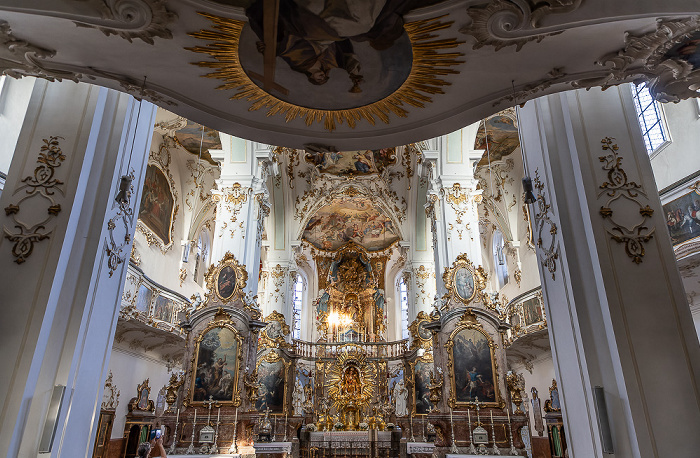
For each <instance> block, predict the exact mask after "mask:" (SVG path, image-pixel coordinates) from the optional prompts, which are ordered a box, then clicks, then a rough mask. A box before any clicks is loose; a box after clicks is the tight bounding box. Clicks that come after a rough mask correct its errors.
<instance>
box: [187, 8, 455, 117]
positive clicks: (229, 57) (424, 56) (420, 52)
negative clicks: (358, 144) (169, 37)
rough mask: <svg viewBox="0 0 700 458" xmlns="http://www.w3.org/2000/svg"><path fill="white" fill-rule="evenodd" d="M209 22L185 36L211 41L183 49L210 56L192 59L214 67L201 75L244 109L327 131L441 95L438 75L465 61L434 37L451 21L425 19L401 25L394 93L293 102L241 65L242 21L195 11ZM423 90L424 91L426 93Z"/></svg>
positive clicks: (448, 42) (449, 41) (451, 44)
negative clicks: (345, 102) (405, 58)
mask: <svg viewBox="0 0 700 458" xmlns="http://www.w3.org/2000/svg"><path fill="white" fill-rule="evenodd" d="M200 14H201V15H202V16H204V17H205V18H207V19H209V20H210V21H212V24H213V28H214V30H201V31H199V32H195V33H191V34H190V36H192V37H194V38H197V39H200V40H206V41H210V42H213V43H211V44H209V45H207V46H195V47H191V48H185V49H187V50H189V51H193V52H196V53H202V54H207V55H208V56H210V57H212V58H214V59H215V60H214V61H200V62H193V64H194V65H198V66H200V67H203V68H207V69H211V70H213V71H212V72H211V73H208V74H206V75H202V76H203V77H206V78H218V79H221V80H224V81H225V83H224V84H223V85H221V86H220V87H219V89H224V90H226V89H235V90H236V91H237V92H236V93H235V94H234V95H233V96H232V97H231V99H233V100H240V99H246V100H248V101H250V102H251V106H250V108H249V111H254V110H259V109H261V108H267V109H268V111H267V116H274V115H282V116H284V117H285V121H286V122H290V121H292V120H294V119H297V118H301V119H304V122H305V124H306V125H307V126H311V125H312V124H313V123H314V121H316V122H319V123H320V122H323V126H324V128H325V129H326V130H328V131H333V130H335V129H336V128H337V124H342V123H343V122H346V123H347V124H348V126H349V127H350V128H354V127H355V125H356V124H357V121H359V120H363V119H364V120H365V121H367V122H369V123H370V124H372V125H374V124H375V123H376V122H377V118H378V119H380V120H381V121H383V122H384V123H385V124H389V122H390V117H389V116H390V115H391V114H392V113H393V114H395V115H397V116H400V117H402V118H405V117H406V116H407V115H408V113H409V112H408V109H406V108H404V106H405V105H410V106H412V107H416V108H423V107H425V105H426V104H427V103H430V102H432V98H431V97H430V96H431V95H435V94H444V90H443V89H442V88H443V87H444V86H447V85H449V84H450V83H449V82H448V81H446V80H444V79H443V77H444V76H446V75H453V74H458V73H459V71H458V70H454V69H453V68H452V67H455V66H457V65H460V64H462V63H464V61H461V60H457V58H458V57H460V56H462V55H463V54H462V53H460V52H457V51H451V52H445V51H446V50H452V49H453V48H456V47H458V46H459V45H460V44H461V43H463V42H460V41H457V40H456V39H454V38H442V39H439V38H438V36H437V35H435V32H438V31H440V30H445V29H448V28H450V27H451V26H452V22H443V21H441V20H440V18H431V19H424V20H420V21H415V22H410V23H407V24H404V30H405V31H406V34H407V35H408V38H409V39H410V41H411V46H412V48H413V64H412V66H411V73H410V74H409V76H408V77H407V78H406V81H404V83H403V84H402V85H401V87H400V88H399V89H397V90H396V91H395V92H394V93H393V94H391V95H389V96H387V97H385V98H383V99H381V100H378V101H376V102H374V103H371V104H368V105H365V106H361V107H357V108H349V109H344V110H323V109H314V108H306V107H302V106H297V105H294V104H291V103H288V102H285V101H283V100H280V99H278V98H277V97H274V96H272V95H270V94H268V93H267V92H265V91H264V90H263V89H261V88H260V87H259V86H258V85H256V84H255V83H254V82H253V81H252V80H251V79H250V78H249V77H248V75H247V73H246V72H245V70H244V69H243V67H242V65H241V63H240V60H239V56H238V45H239V39H240V36H241V32H242V31H243V27H244V26H245V24H246V23H245V22H243V21H237V20H235V19H229V18H224V17H220V16H215V15H212V14H207V13H200ZM426 94H428V95H426Z"/></svg>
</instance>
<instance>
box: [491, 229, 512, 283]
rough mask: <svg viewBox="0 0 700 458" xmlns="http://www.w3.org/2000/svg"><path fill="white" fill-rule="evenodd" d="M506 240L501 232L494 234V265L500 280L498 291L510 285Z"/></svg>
mask: <svg viewBox="0 0 700 458" xmlns="http://www.w3.org/2000/svg"><path fill="white" fill-rule="evenodd" d="M505 247H506V244H505V240H503V234H502V233H501V231H499V230H496V231H495V232H494V233H493V264H494V266H495V270H496V277H497V278H498V289H501V288H503V287H504V286H505V285H507V284H508V260H507V259H506V253H505Z"/></svg>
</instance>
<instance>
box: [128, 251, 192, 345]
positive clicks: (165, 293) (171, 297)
mask: <svg viewBox="0 0 700 458" xmlns="http://www.w3.org/2000/svg"><path fill="white" fill-rule="evenodd" d="M189 305H190V301H188V300H187V298H185V297H184V296H182V295H181V294H178V293H176V292H175V291H172V290H170V289H168V288H166V287H164V286H162V285H159V284H158V283H156V282H154V281H153V280H151V279H150V278H148V277H147V276H146V275H145V274H144V273H143V271H142V270H141V269H139V268H138V267H136V266H134V265H133V264H131V263H130V264H129V268H128V271H127V274H126V282H125V284H124V292H123V293H122V307H121V310H120V311H119V317H120V318H123V319H125V320H137V321H140V322H142V323H145V324H147V325H149V326H152V327H154V328H158V329H162V330H164V331H169V332H172V333H175V334H178V335H183V331H182V330H181V329H180V327H179V326H178V325H177V324H178V323H179V322H180V321H181V320H183V319H184V314H185V311H186V310H187V307H189Z"/></svg>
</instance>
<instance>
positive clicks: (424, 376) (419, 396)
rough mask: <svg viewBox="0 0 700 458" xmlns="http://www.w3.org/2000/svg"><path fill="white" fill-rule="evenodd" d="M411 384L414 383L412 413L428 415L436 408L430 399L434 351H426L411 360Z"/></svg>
mask: <svg viewBox="0 0 700 458" xmlns="http://www.w3.org/2000/svg"><path fill="white" fill-rule="evenodd" d="M408 365H409V368H410V370H409V373H410V374H411V385H413V403H412V406H411V414H412V415H426V414H428V413H430V412H431V411H432V409H434V408H435V406H434V405H433V403H432V402H431V401H430V388H429V386H430V375H431V374H432V373H433V370H434V360H433V353H432V352H429V351H426V352H425V353H423V355H422V356H419V357H418V358H416V359H414V360H413V361H409V363H408Z"/></svg>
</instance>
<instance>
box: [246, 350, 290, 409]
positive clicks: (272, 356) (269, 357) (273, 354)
mask: <svg viewBox="0 0 700 458" xmlns="http://www.w3.org/2000/svg"><path fill="white" fill-rule="evenodd" d="M265 363H267V364H276V363H280V364H281V365H282V366H283V369H282V377H281V378H282V385H283V386H284V392H283V394H282V409H281V411H277V410H273V409H270V413H276V414H285V415H289V409H288V404H289V402H288V396H289V387H288V385H289V384H288V383H287V379H288V374H289V367H290V366H291V364H292V362H291V361H289V360H287V359H286V358H285V357H283V356H282V355H281V354H280V353H279V352H278V351H277V350H276V349H270V350H268V351H267V352H266V353H265V354H264V355H262V356H261V357H258V360H257V362H256V363H255V373H256V374H257V377H258V380H257V381H258V385H260V386H262V387H264V388H265V390H267V391H268V392H269V391H270V389H269V388H270V387H269V383H268V382H266V381H265V380H261V376H262V377H264V376H265V374H264V372H261V370H260V366H261V365H263V364H265ZM258 394H260V393H259V392H258ZM264 395H265V394H264V393H263V396H264ZM263 396H260V397H258V400H257V401H256V403H255V406H256V409H258V410H259V411H263V410H264V409H262V408H260V409H259V408H258V406H259V405H262V403H261V401H263ZM264 402H265V403H266V404H267V402H268V401H267V399H265V400H264Z"/></svg>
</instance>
